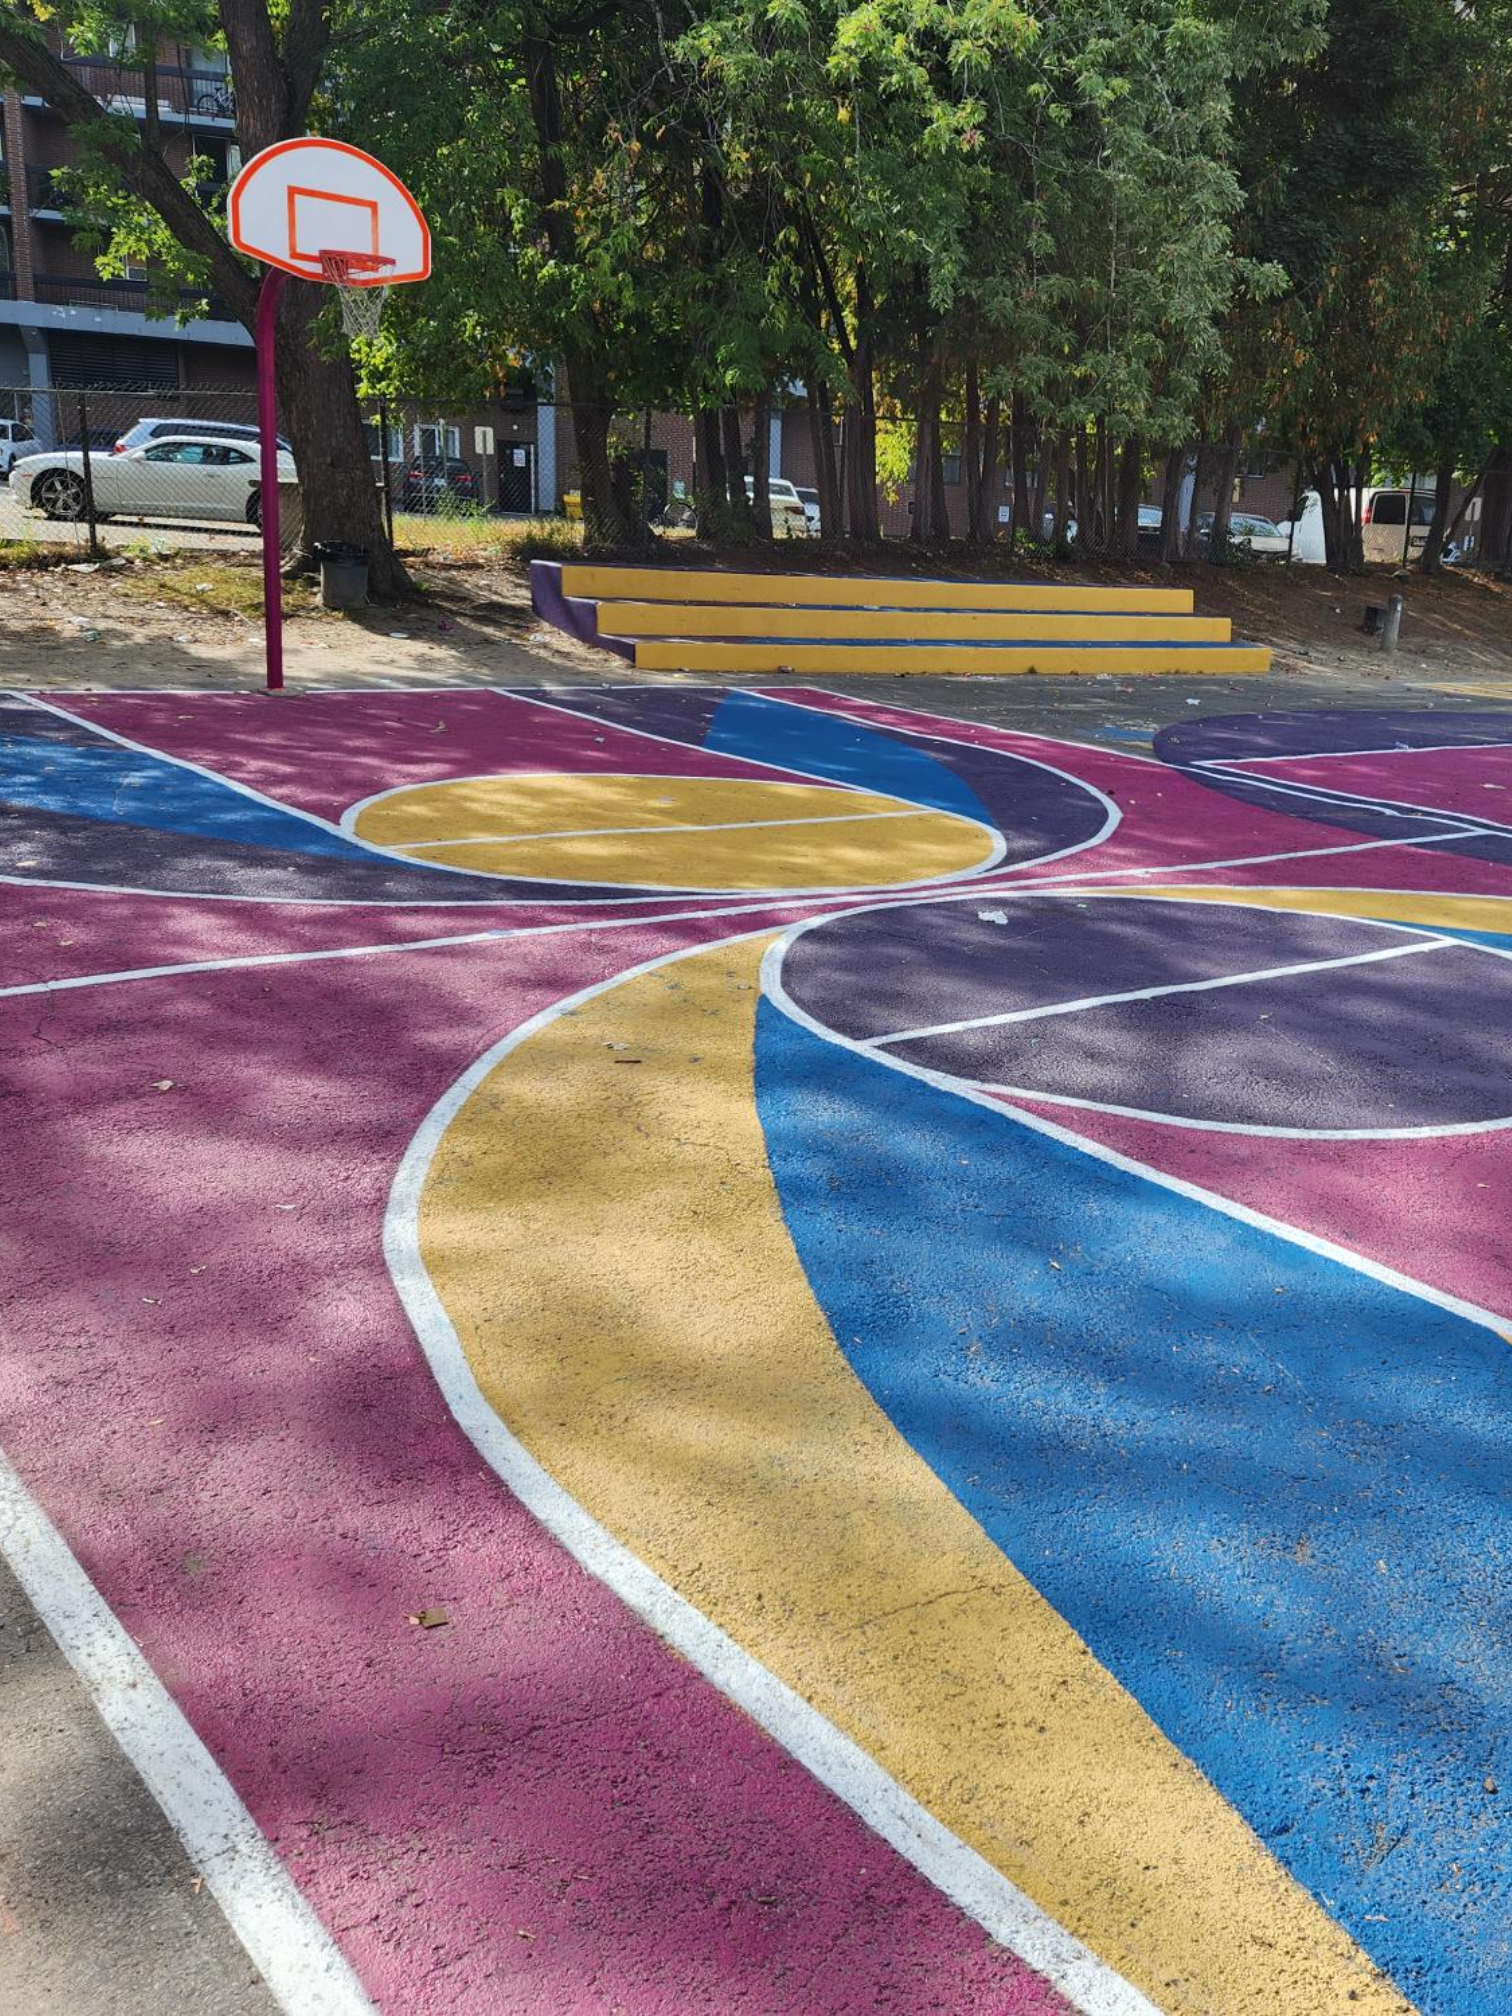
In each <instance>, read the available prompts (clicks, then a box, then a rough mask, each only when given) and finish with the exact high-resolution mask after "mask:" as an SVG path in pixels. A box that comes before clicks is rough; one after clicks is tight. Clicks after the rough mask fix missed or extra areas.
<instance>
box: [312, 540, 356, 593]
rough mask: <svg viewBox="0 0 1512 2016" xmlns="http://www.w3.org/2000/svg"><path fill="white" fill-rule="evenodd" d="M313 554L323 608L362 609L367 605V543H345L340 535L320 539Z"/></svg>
mask: <svg viewBox="0 0 1512 2016" xmlns="http://www.w3.org/2000/svg"><path fill="white" fill-rule="evenodd" d="M315 558H316V559H317V560H318V561H319V563H320V606H321V608H322V609H361V608H364V607H365V606H366V603H367V589H368V550H367V548H366V546H348V545H347V544H346V543H345V542H344V541H343V540H339V539H332V540H325V541H320V542H318V543H317V544H316V547H315Z"/></svg>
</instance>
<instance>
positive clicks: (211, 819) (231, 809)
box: [0, 735, 424, 867]
mask: <svg viewBox="0 0 1512 2016" xmlns="http://www.w3.org/2000/svg"><path fill="white" fill-rule="evenodd" d="M0 803H4V804H7V805H16V806H24V807H26V808H27V809H28V810H30V811H34V812H64V813H69V814H72V815H73V816H74V817H75V818H86V819H102V820H105V821H108V822H111V823H114V824H119V825H129V826H149V827H157V828H159V829H160V830H162V831H164V832H168V833H192V834H197V835H199V836H201V837H203V838H207V839H215V840H237V841H243V842H245V843H247V844H248V845H252V846H257V847H276V848H279V849H280V850H282V851H283V852H285V853H294V854H313V855H318V856H321V857H323V858H327V859H334V860H339V861H361V862H363V863H364V864H365V865H367V866H369V867H370V866H372V864H373V863H374V861H375V860H376V859H377V858H378V857H376V856H375V855H374V854H373V852H372V851H371V849H369V848H365V847H357V846H354V845H353V843H352V842H351V841H349V840H344V839H342V837H341V836H340V834H337V833H330V832H327V831H326V829H325V828H324V827H323V826H317V825H315V824H314V823H313V822H312V821H310V820H308V819H300V818H298V817H297V816H296V815H295V814H294V813H292V812H285V811H283V810H281V809H280V808H279V807H278V806H276V805H267V804H264V803H262V802H261V801H260V800H258V799H256V798H248V797H246V796H245V795H244V794H243V793H242V792H240V791H233V790H231V789H229V788H228V787H227V786H226V785H224V784H221V783H218V782H217V781H216V780H215V779H214V778H212V777H203V776H201V775H200V774H199V773H198V772H197V771H194V770H186V769H184V768H183V767H182V765H180V764H177V763H167V762H163V761H162V760H161V759H159V758H157V757H155V756H148V755H145V754H143V753H142V752H141V751H139V750H135V749H123V748H121V747H120V746H119V744H117V743H114V742H100V743H97V744H94V745H92V746H89V747H82V748H80V747H71V746H69V745H68V744H66V743H61V742H53V741H42V740H33V739H32V738H30V737H27V736H21V735H7V736H3V737H0ZM413 865H414V866H416V867H422V866H423V865H424V864H423V863H415V864H413Z"/></svg>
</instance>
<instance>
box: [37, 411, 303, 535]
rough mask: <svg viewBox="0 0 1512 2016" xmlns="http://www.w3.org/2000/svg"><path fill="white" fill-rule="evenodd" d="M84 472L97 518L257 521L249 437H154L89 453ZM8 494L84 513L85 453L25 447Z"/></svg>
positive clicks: (288, 477) (56, 512)
mask: <svg viewBox="0 0 1512 2016" xmlns="http://www.w3.org/2000/svg"><path fill="white" fill-rule="evenodd" d="M89 480H90V485H91V487H92V488H93V490H94V504H95V511H96V514H97V515H98V516H99V517H101V518H114V517H124V518H209V519H218V520H225V521H229V522H230V523H232V524H236V525H258V524H260V523H261V522H262V495H261V487H262V486H261V480H260V475H259V469H258V459H257V444H256V443H255V442H250V441H249V442H240V441H227V440H224V439H219V438H217V437H215V436H213V435H195V434H189V433H185V434H180V435H172V436H169V437H167V438H166V439H165V438H163V437H159V438H158V439H157V440H155V441H149V442H147V443H146V444H145V445H144V446H142V447H140V448H128V449H127V450H126V451H125V452H124V453H123V454H119V455H93V454H92V455H91V456H90V458H89ZM278 480H279V481H280V482H281V483H292V482H293V480H294V463H293V459H292V457H290V456H289V455H287V454H285V453H283V452H282V451H280V453H279V457H278ZM11 494H12V496H14V497H15V498H17V499H18V501H19V502H20V503H22V504H24V505H26V506H27V507H28V508H29V509H31V510H33V511H41V512H44V513H45V514H46V515H47V516H48V517H49V518H82V517H84V516H85V515H86V514H85V501H86V499H85V490H84V457H83V454H82V453H81V451H80V450H79V449H77V448H69V449H61V450H58V449H55V450H52V451H49V452H48V453H46V454H40V455H28V456H27V457H26V458H25V460H24V461H21V462H18V463H17V464H16V466H15V468H14V469H13V470H12V472H11Z"/></svg>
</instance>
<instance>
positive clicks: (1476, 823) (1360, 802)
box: [1177, 763, 1509, 840]
mask: <svg viewBox="0 0 1512 2016" xmlns="http://www.w3.org/2000/svg"><path fill="white" fill-rule="evenodd" d="M1177 774H1178V776H1180V775H1185V776H1188V777H1199V778H1201V779H1203V780H1204V781H1206V780H1209V779H1213V780H1216V779H1219V778H1222V779H1224V780H1225V781H1226V782H1228V783H1232V784H1248V785H1249V786H1250V788H1251V789H1252V790H1255V791H1265V792H1269V793H1270V794H1271V795H1272V796H1273V797H1277V798H1300V799H1301V800H1302V801H1303V803H1304V804H1307V805H1313V806H1316V807H1317V808H1318V809H1319V810H1320V811H1323V812H1368V813H1370V814H1371V816H1372V817H1374V818H1377V819H1401V820H1404V821H1408V822H1412V821H1417V820H1422V819H1455V820H1458V821H1459V824H1460V827H1461V829H1462V832H1463V835H1464V837H1465V838H1467V839H1479V840H1497V839H1505V838H1506V835H1507V832H1508V830H1509V829H1508V827H1506V826H1504V825H1502V824H1500V823H1499V822H1498V821H1497V820H1495V819H1480V818H1478V817H1477V816H1476V814H1475V813H1473V812H1446V811H1445V810H1444V809H1443V807H1442V806H1439V805H1413V804H1411V803H1410V802H1408V801H1407V800H1405V799H1404V800H1398V799H1392V798H1373V797H1371V796H1370V795H1369V793H1368V792H1363V791H1335V790H1333V789H1331V788H1330V786H1328V785H1326V784H1304V783H1301V782H1296V783H1292V782H1289V781H1287V780H1285V779H1283V780H1282V781H1281V782H1280V783H1275V782H1273V781H1272V780H1271V779H1270V778H1269V777H1257V776H1256V775H1255V774H1254V772H1253V771H1250V770H1235V769H1232V768H1231V767H1230V766H1229V765H1227V764H1224V763H1209V764H1205V765H1204V766H1203V767H1202V769H1200V770H1198V769H1196V768H1195V767H1194V768H1191V769H1188V770H1185V771H1178V772H1177Z"/></svg>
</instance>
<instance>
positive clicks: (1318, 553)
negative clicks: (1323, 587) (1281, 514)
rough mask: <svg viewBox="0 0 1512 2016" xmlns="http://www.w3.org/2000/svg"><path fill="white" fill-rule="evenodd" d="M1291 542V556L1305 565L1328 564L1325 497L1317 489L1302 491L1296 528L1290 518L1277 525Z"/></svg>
mask: <svg viewBox="0 0 1512 2016" xmlns="http://www.w3.org/2000/svg"><path fill="white" fill-rule="evenodd" d="M1276 530H1277V531H1278V532H1280V533H1281V534H1282V535H1283V536H1284V537H1285V538H1287V539H1289V540H1290V542H1291V557H1292V560H1293V561H1294V562H1297V561H1300V562H1301V564H1302V565H1303V566H1304V567H1324V566H1326V565H1327V564H1328V542H1327V541H1326V539H1325V538H1324V536H1323V499H1322V498H1321V497H1320V496H1319V495H1318V493H1317V491H1316V490H1304V491H1303V492H1302V509H1301V511H1300V512H1299V513H1298V516H1297V522H1296V529H1295V530H1293V527H1292V521H1291V519H1290V518H1283V519H1282V520H1281V522H1280V524H1279V525H1278V526H1277V527H1276Z"/></svg>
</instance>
